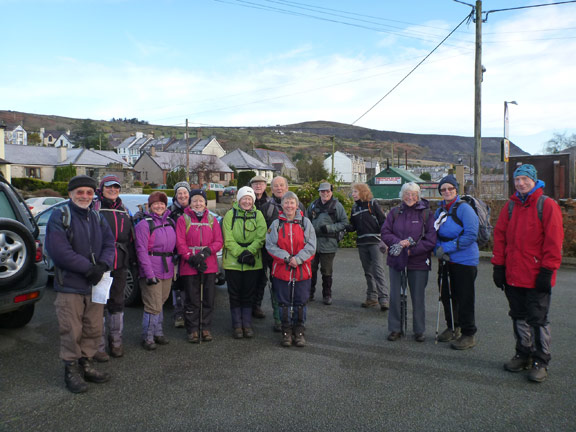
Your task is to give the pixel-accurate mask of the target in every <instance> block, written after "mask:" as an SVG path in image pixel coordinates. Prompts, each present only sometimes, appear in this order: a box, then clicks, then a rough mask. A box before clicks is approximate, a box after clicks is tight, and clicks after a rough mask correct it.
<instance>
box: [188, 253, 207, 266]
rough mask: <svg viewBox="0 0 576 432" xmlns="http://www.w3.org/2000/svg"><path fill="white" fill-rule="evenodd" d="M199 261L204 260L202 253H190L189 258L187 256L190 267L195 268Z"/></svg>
mask: <svg viewBox="0 0 576 432" xmlns="http://www.w3.org/2000/svg"><path fill="white" fill-rule="evenodd" d="M201 262H204V255H202V254H201V253H199V254H196V255H190V258H188V264H190V267H194V268H197V267H198V265H199V264H200V263H201Z"/></svg>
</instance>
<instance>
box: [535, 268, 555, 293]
mask: <svg viewBox="0 0 576 432" xmlns="http://www.w3.org/2000/svg"><path fill="white" fill-rule="evenodd" d="M553 274H554V272H553V271H552V270H548V269H547V268H544V267H540V273H538V276H537V277H536V289H537V290H538V292H541V293H547V294H550V291H552V275H553Z"/></svg>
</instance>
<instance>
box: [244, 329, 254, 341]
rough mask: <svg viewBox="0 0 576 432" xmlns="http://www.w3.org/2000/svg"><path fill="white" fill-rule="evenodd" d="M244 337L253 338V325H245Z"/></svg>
mask: <svg viewBox="0 0 576 432" xmlns="http://www.w3.org/2000/svg"><path fill="white" fill-rule="evenodd" d="M243 330H244V337H245V338H247V339H251V338H253V337H254V330H252V328H251V327H244V329H243Z"/></svg>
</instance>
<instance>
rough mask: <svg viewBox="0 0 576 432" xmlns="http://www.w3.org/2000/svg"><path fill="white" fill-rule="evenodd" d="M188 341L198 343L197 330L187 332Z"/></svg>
mask: <svg viewBox="0 0 576 432" xmlns="http://www.w3.org/2000/svg"><path fill="white" fill-rule="evenodd" d="M187 339H188V342H190V343H200V338H199V337H198V332H192V333H189V334H188V337H187Z"/></svg>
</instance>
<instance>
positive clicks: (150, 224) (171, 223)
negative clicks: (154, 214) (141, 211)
mask: <svg viewBox="0 0 576 432" xmlns="http://www.w3.org/2000/svg"><path fill="white" fill-rule="evenodd" d="M143 220H145V221H146V222H148V230H149V231H150V235H152V233H153V232H154V231H156V230H157V229H158V228H164V227H167V226H169V227H172V228H173V229H176V227H175V226H174V220H173V219H172V218H168V219H166V222H167V223H163V224H162V225H156V224H155V223H154V219H152V218H151V217H150V216H145V217H144V219H143Z"/></svg>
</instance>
